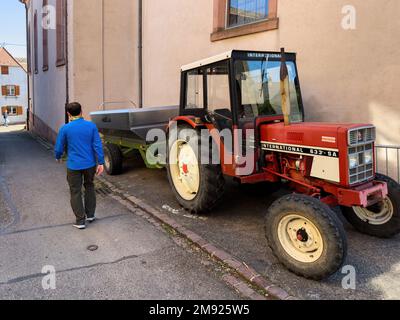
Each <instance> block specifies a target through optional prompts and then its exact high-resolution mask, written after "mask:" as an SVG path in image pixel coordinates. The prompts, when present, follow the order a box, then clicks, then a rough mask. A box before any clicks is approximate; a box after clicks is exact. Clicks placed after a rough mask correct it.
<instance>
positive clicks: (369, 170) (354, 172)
mask: <svg viewBox="0 0 400 320" xmlns="http://www.w3.org/2000/svg"><path fill="white" fill-rule="evenodd" d="M366 152H374V144H373V143H367V144H364V145H359V146H355V147H350V148H349V159H350V157H352V156H356V157H357V160H358V163H357V167H355V168H353V169H350V184H356V183H361V182H365V181H368V180H371V179H372V178H373V177H374V163H369V164H366V160H365V159H366V157H365V154H366Z"/></svg>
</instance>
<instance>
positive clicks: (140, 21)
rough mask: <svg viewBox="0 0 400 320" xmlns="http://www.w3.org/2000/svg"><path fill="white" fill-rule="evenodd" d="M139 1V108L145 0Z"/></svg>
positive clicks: (140, 101) (141, 90) (141, 85)
mask: <svg viewBox="0 0 400 320" xmlns="http://www.w3.org/2000/svg"><path fill="white" fill-rule="evenodd" d="M138 1H139V8H138V15H139V18H138V21H139V26H138V27H139V28H138V29H139V30H138V31H139V34H138V58H139V68H138V71H139V108H140V109H141V108H143V0H138Z"/></svg>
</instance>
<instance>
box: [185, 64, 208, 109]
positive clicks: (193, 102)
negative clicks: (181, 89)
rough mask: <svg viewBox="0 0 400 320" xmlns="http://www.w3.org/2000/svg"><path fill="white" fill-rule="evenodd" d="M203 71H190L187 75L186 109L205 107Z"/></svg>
mask: <svg viewBox="0 0 400 320" xmlns="http://www.w3.org/2000/svg"><path fill="white" fill-rule="evenodd" d="M203 88H204V86H203V72H202V71H201V70H194V71H189V72H188V73H187V75H186V109H203V108H204V90H203Z"/></svg>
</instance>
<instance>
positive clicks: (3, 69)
mask: <svg viewBox="0 0 400 320" xmlns="http://www.w3.org/2000/svg"><path fill="white" fill-rule="evenodd" d="M9 72H10V70H9V68H8V66H1V74H9Z"/></svg>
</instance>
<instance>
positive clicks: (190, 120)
mask: <svg viewBox="0 0 400 320" xmlns="http://www.w3.org/2000/svg"><path fill="white" fill-rule="evenodd" d="M174 122H176V123H177V124H178V125H179V124H188V125H190V126H191V127H192V128H193V129H197V128H205V127H206V126H205V125H204V123H203V122H200V123H198V122H197V121H196V117H194V116H179V117H175V118H173V119H171V120H170V122H169V124H168V127H167V133H168V132H169V129H170V127H171V126H172V124H173V123H174Z"/></svg>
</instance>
